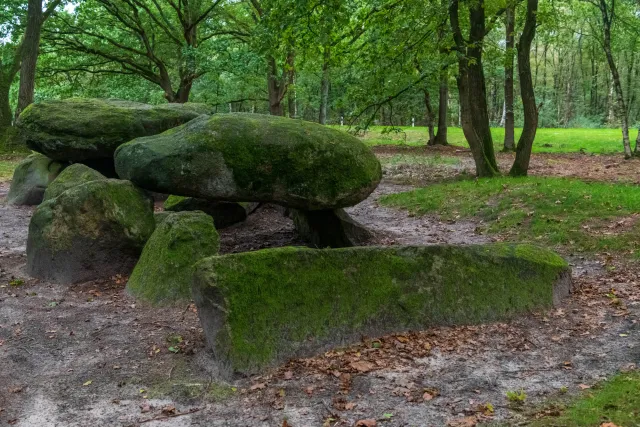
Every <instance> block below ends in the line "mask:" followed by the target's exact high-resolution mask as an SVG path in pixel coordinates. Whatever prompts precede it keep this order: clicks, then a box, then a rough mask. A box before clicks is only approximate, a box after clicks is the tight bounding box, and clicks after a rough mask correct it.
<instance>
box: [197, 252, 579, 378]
mask: <svg viewBox="0 0 640 427" xmlns="http://www.w3.org/2000/svg"><path fill="white" fill-rule="evenodd" d="M570 273H571V272H570V268H569V267H568V265H567V263H566V262H565V261H564V260H563V259H562V258H561V257H560V256H558V255H557V254H556V253H554V252H552V251H549V250H546V249H542V248H539V247H536V246H531V245H519V244H489V245H478V246H415V247H410V246H405V247H354V248H342V249H325V250H315V249H307V248H292V247H288V248H279V249H265V250H261V251H256V252H247V253H240V254H231V255H224V256H214V257H210V258H206V259H204V260H202V261H200V262H199V263H198V264H196V272H195V274H194V280H193V285H192V293H193V297H194V300H195V303H196V305H197V307H198V313H199V316H200V320H201V322H202V326H203V328H204V333H205V337H206V340H207V345H208V347H209V348H210V349H211V350H212V351H213V354H214V359H215V363H216V364H217V365H218V369H219V370H220V371H221V372H223V373H226V374H227V375H230V374H231V373H233V372H240V373H243V374H251V373H255V372H258V371H260V370H261V369H264V368H266V367H269V366H272V365H275V364H279V363H283V362H286V361H287V360H288V359H290V358H295V357H307V356H310V355H314V354H317V353H319V352H323V351H326V350H327V349H328V348H331V347H335V346H343V345H347V344H351V343H356V342H359V341H360V340H361V338H362V336H369V337H375V336H380V335H384V334H388V333H393V332H403V331H407V330H412V329H414V330H416V329H425V328H428V327H431V326H435V325H456V324H470V323H480V322H489V321H496V320H503V319H508V318H510V317H513V316H516V315H519V314H523V313H528V312H531V311H534V310H541V309H547V308H550V307H553V305H554V304H557V303H559V302H560V300H561V299H562V298H563V297H564V296H566V295H568V294H569V293H570V291H571V274H570Z"/></svg>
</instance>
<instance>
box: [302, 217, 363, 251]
mask: <svg viewBox="0 0 640 427" xmlns="http://www.w3.org/2000/svg"><path fill="white" fill-rule="evenodd" d="M291 216H292V218H293V224H294V225H295V227H296V231H297V232H298V235H300V237H301V238H302V239H304V240H306V241H308V242H309V243H311V244H312V245H313V246H315V247H317V248H349V247H351V246H362V245H364V244H365V243H367V242H368V241H370V240H371V239H372V238H373V233H371V231H369V230H367V229H366V228H365V227H364V225H362V224H360V223H359V222H358V221H356V220H355V219H353V218H351V216H350V215H349V214H348V213H346V212H345V211H344V209H333V210H321V211H305V210H299V209H292V211H291Z"/></svg>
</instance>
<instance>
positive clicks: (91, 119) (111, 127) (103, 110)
mask: <svg viewBox="0 0 640 427" xmlns="http://www.w3.org/2000/svg"><path fill="white" fill-rule="evenodd" d="M201 111H203V108H202V107H200V106H198V104H196V105H166V104H164V105H159V106H152V105H147V104H141V103H137V102H131V101H123V100H117V99H85V98H70V99H65V100H49V101H43V102H38V103H34V104H31V105H30V106H29V107H27V108H26V109H25V110H24V111H23V112H22V114H20V117H19V118H18V121H17V123H16V126H17V127H18V129H19V133H20V138H21V139H22V140H23V141H24V142H25V143H26V144H27V145H28V146H29V148H31V149H32V150H35V151H38V152H40V153H43V154H45V155H47V156H49V157H51V158H53V159H60V160H70V161H82V160H88V159H100V158H110V157H112V156H113V152H114V151H115V149H116V148H117V147H118V146H119V145H120V144H123V143H125V142H127V141H130V140H132V139H134V138H137V137H140V136H146V135H155V134H158V133H161V132H164V131H165V130H167V129H171V128H173V127H176V126H179V125H181V124H184V123H186V122H188V121H189V120H192V119H194V118H196V117H198V116H200V115H201Z"/></svg>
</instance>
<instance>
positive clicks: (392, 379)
mask: <svg viewBox="0 0 640 427" xmlns="http://www.w3.org/2000/svg"><path fill="white" fill-rule="evenodd" d="M406 189H407V187H403V186H397V185H393V184H390V183H386V182H385V183H383V184H382V185H381V186H380V187H379V189H378V190H377V191H376V193H374V195H373V196H372V197H371V198H370V199H368V200H366V201H365V202H363V203H362V204H360V205H358V206H356V207H354V208H351V209H350V210H349V211H350V213H351V214H352V215H353V216H354V217H355V218H357V219H358V220H359V221H361V222H363V223H364V224H366V225H367V226H369V227H371V228H372V229H374V231H376V234H377V237H376V241H375V242H374V243H380V244H408V243H411V244H420V243H423V244H433V243H472V242H484V241H487V238H486V237H485V236H482V235H476V233H475V224H473V223H471V222H469V223H463V222H458V223H451V224H449V223H446V222H445V223H443V222H439V221H437V220H436V219H435V218H429V217H422V218H413V217H410V216H408V215H407V214H406V213H403V212H398V211H394V210H390V209H386V208H382V207H379V206H377V204H376V200H377V198H378V197H379V196H380V195H382V194H385V193H388V192H394V191H401V190H406ZM7 190H8V186H7V185H6V184H0V197H2V196H4V195H5V194H6V191H7ZM31 212H32V210H31V209H28V208H16V207H9V206H6V205H1V204H0V230H1V232H2V241H1V243H0V425H17V426H43V427H47V426H52V427H53V426H83V427H84V426H89V425H99V426H247V425H251V426H254V425H255V426H278V427H279V426H282V425H283V420H285V419H286V420H287V424H288V425H289V426H293V427H296V426H308V425H313V426H315V425H318V426H320V425H349V426H352V425H354V424H356V422H357V421H358V420H362V419H375V420H377V423H378V425H386V426H401V425H407V424H409V425H434V426H442V425H445V424H446V423H447V422H451V421H453V420H456V419H463V418H466V417H472V418H473V419H475V420H478V419H496V420H505V419H507V420H509V423H511V422H515V420H517V417H518V414H517V411H513V410H512V409H513V408H511V407H510V405H509V404H508V402H507V400H506V398H505V394H506V392H507V391H510V390H521V389H522V390H524V391H525V393H526V394H527V400H528V401H533V402H539V401H540V400H542V399H543V398H545V397H546V396H548V395H550V394H553V393H554V392H557V390H559V389H560V388H561V387H567V388H568V390H569V391H570V392H578V391H579V390H580V389H581V386H584V385H591V384H593V383H594V382H596V381H598V380H600V379H603V378H604V377H606V376H608V375H610V374H611V373H613V372H615V371H616V370H618V369H621V368H624V367H627V366H628V365H629V364H632V363H638V362H639V361H640V341H639V340H638V337H639V336H640V327H639V326H638V325H639V324H638V316H639V315H640V287H639V283H640V277H638V274H637V266H635V265H634V264H632V263H628V262H622V261H616V260H612V259H608V258H607V257H606V255H603V256H602V257H597V258H596V259H579V258H576V259H573V260H572V261H573V264H574V280H576V281H577V283H579V284H580V286H581V290H580V291H579V292H578V293H577V294H575V295H574V296H573V297H572V298H569V299H568V300H567V301H566V302H565V305H564V306H563V307H561V308H559V309H557V310H552V311H550V312H545V313H534V314H532V315H531V316H526V317H522V318H518V319H514V320H513V321H512V322H509V323H498V324H488V325H480V326H466V327H440V328H431V329H429V330H426V331H413V332H411V331H408V332H406V333H402V334H397V335H393V336H387V337H363V340H362V343H361V344H359V345H356V346H352V347H349V348H346V349H336V350H334V351H332V352H328V353H326V354H324V355H321V356H319V357H316V358H311V359H304V360H294V361H291V362H290V363H288V364H286V365H284V366H282V367H279V368H277V369H274V370H273V371H271V372H269V373H267V374H265V375H262V376H257V377H252V378H238V379H237V380H236V381H234V382H233V384H224V383H221V382H219V381H218V380H216V377H215V369H213V367H212V366H211V362H210V358H209V355H208V354H207V353H206V351H205V350H204V346H203V339H202V331H201V330H200V325H199V322H198V320H197V315H196V313H195V312H194V311H195V310H194V309H193V307H192V306H179V307H163V308H151V307H148V306H146V305H145V304H141V303H140V302H137V301H134V300H133V299H132V298H130V297H129V296H128V295H127V294H126V293H125V292H124V284H125V282H126V277H113V278H108V279H105V280H103V281H96V282H89V283H83V284H78V285H74V286H70V287H69V286H65V287H63V286H60V285H56V284H53V283H47V282H42V281H38V280H35V279H30V278H28V277H26V275H25V274H24V265H25V253H24V251H25V241H26V235H27V227H28V221H29V218H30V215H31ZM221 236H222V242H223V250H224V251H225V252H234V251H240V250H254V249H259V248H262V247H269V246H279V245H285V244H286V245H288V244H298V243H299V241H298V240H297V237H296V236H295V233H293V228H292V225H291V222H290V220H288V219H287V218H286V217H285V216H284V215H283V213H282V211H281V210H280V209H279V208H275V207H269V206H264V207H262V208H261V209H259V210H258V211H257V212H256V213H255V214H254V215H252V216H251V217H250V218H249V220H248V221H247V222H246V223H244V224H239V225H237V226H234V227H231V228H229V229H226V230H223V231H222V232H221ZM15 280H23V281H24V283H19V282H14V284H13V285H12V284H11V282H12V281H15ZM171 348H173V350H171ZM487 403H490V404H491V405H492V406H493V408H494V412H491V411H489V410H488V409H487V408H488V405H487ZM516 409H517V408H516Z"/></svg>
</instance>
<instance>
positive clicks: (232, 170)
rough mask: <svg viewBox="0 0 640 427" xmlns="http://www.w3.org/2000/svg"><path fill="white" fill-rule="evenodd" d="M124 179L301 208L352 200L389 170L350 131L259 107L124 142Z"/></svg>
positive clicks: (120, 156)
mask: <svg viewBox="0 0 640 427" xmlns="http://www.w3.org/2000/svg"><path fill="white" fill-rule="evenodd" d="M115 162H116V171H117V173H118V175H119V176H120V177H121V178H123V179H128V180H131V181H132V182H134V183H135V184H136V185H138V186H140V187H142V188H145V189H148V190H152V191H158V192H163V193H170V194H176V195H181V196H191V197H200V198H203V199H208V200H220V201H250V202H273V203H278V204H281V205H285V206H291V207H295V208H299V209H307V210H319V209H336V208H342V207H346V206H352V205H355V204H357V203H358V202H360V201H362V200H364V199H365V198H367V197H368V196H369V194H371V192H372V191H373V190H374V189H375V188H376V187H377V185H378V183H379V182H380V179H381V177H382V171H381V166H380V162H379V161H378V159H377V158H376V156H375V155H374V154H373V152H372V151H371V150H370V149H369V148H368V147H367V146H366V145H364V144H363V143H362V142H361V141H360V140H358V139H357V138H355V137H353V136H351V135H349V134H347V133H346V132H343V131H339V130H336V129H331V128H329V127H326V126H322V125H319V124H316V123H311V122H306V121H301V120H293V119H287V118H284V117H277V116H268V115H260V114H243V113H235V114H234V113H232V114H216V115H213V116H203V117H200V118H198V119H195V120H192V121H191V122H189V123H187V124H185V125H183V126H180V127H177V128H174V129H171V130H169V131H167V132H164V133H162V134H159V135H155V136H151V137H144V138H138V139H135V140H133V141H131V142H129V143H127V144H124V145H122V146H120V147H119V148H118V150H117V151H116V155H115Z"/></svg>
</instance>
